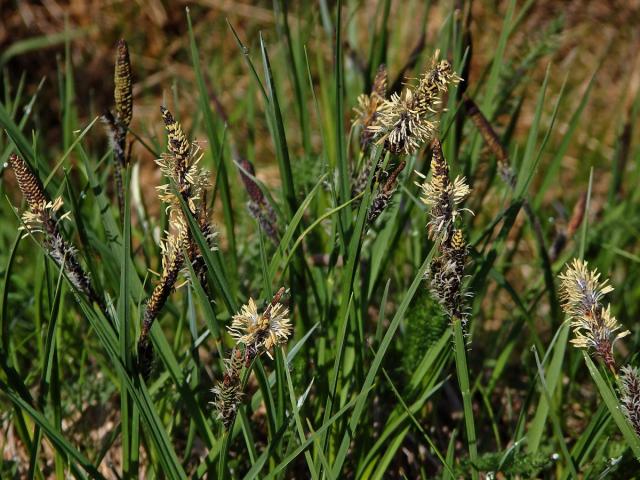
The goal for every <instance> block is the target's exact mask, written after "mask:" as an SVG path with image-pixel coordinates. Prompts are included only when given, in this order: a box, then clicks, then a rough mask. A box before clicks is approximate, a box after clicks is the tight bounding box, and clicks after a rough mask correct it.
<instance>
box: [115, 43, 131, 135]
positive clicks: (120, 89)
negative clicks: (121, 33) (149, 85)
mask: <svg viewBox="0 0 640 480" xmlns="http://www.w3.org/2000/svg"><path fill="white" fill-rule="evenodd" d="M116 48H117V53H116V67H115V74H114V83H115V90H114V100H115V104H116V116H117V118H118V122H119V123H120V125H122V126H123V127H124V129H125V130H126V128H127V127H129V124H130V123H131V117H132V116H133V93H132V88H133V82H132V75H131V61H130V60H129V47H128V46H127V42H126V41H125V40H124V39H120V40H119V41H118V45H117V47H116Z"/></svg>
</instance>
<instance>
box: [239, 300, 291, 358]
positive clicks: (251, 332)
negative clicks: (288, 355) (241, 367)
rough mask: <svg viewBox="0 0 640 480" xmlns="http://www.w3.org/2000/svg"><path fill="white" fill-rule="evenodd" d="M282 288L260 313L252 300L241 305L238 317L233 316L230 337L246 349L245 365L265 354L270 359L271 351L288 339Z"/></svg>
mask: <svg viewBox="0 0 640 480" xmlns="http://www.w3.org/2000/svg"><path fill="white" fill-rule="evenodd" d="M284 291H285V290H284V287H282V288H281V289H280V290H278V292H277V293H276V294H275V295H274V297H273V299H272V300H271V303H270V304H269V305H268V306H267V308H266V309H265V310H264V312H262V313H258V307H257V306H256V303H255V302H254V301H253V299H252V298H249V302H248V303H247V304H246V305H243V306H242V308H241V310H240V313H238V314H236V315H234V316H233V321H232V323H231V326H230V327H229V333H230V334H231V336H232V337H233V338H235V339H236V341H237V342H239V343H242V344H243V345H245V347H246V351H247V352H248V354H247V362H250V361H251V360H253V358H252V357H254V356H256V355H261V354H262V353H266V354H267V355H268V356H269V357H271V353H270V350H271V349H272V348H273V347H274V346H276V345H283V344H285V343H286V342H287V340H288V339H289V336H290V335H291V323H290V322H289V317H288V315H289V309H288V308H286V307H285V306H284V305H282V304H281V303H280V299H281V298H282V295H283V294H284Z"/></svg>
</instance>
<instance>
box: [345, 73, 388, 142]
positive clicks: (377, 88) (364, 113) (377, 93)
mask: <svg viewBox="0 0 640 480" xmlns="http://www.w3.org/2000/svg"><path fill="white" fill-rule="evenodd" d="M387 83H388V74H387V67H386V65H384V64H381V65H380V66H379V67H378V71H377V73H376V77H375V79H374V80H373V85H372V87H371V94H370V95H367V94H366V93H363V94H361V95H360V96H358V105H357V106H356V107H355V108H354V109H353V110H354V112H355V114H356V116H355V118H354V120H353V124H354V125H358V126H360V127H361V128H362V130H361V131H360V146H361V147H362V149H363V150H364V149H366V148H367V147H368V146H369V145H370V143H371V140H372V138H373V132H372V131H371V130H369V127H370V126H371V125H374V124H375V122H376V119H377V117H378V109H379V107H380V105H382V103H383V102H384V101H385V99H386V98H387Z"/></svg>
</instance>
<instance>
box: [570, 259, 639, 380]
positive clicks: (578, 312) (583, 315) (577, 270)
mask: <svg viewBox="0 0 640 480" xmlns="http://www.w3.org/2000/svg"><path fill="white" fill-rule="evenodd" d="M612 291H613V287H612V286H611V285H610V284H609V282H608V280H606V279H605V280H600V273H598V270H597V269H593V270H589V266H588V263H587V262H585V261H583V260H579V259H574V260H573V262H572V264H571V265H570V266H569V267H568V268H567V270H565V272H564V273H562V274H561V275H560V299H561V301H562V307H563V309H564V311H565V313H566V314H567V315H568V316H569V318H570V319H571V326H572V327H573V333H574V335H575V338H573V339H572V340H571V343H573V344H574V345H575V346H576V347H577V348H584V349H587V350H589V349H592V350H593V351H594V352H595V354H596V355H597V356H598V357H599V358H600V359H601V360H602V361H603V362H604V363H605V365H606V366H607V367H608V368H609V369H611V370H612V371H614V372H615V370H616V366H615V360H614V358H613V345H614V343H615V342H616V341H617V340H619V339H620V338H623V337H625V336H627V335H629V334H630V333H631V332H630V331H629V330H625V331H619V330H620V328H621V327H620V324H619V323H618V321H617V320H616V318H615V317H614V316H613V315H612V314H611V307H610V306H609V305H607V307H605V306H604V305H603V304H602V299H603V298H604V296H605V295H606V294H607V293H610V292H612Z"/></svg>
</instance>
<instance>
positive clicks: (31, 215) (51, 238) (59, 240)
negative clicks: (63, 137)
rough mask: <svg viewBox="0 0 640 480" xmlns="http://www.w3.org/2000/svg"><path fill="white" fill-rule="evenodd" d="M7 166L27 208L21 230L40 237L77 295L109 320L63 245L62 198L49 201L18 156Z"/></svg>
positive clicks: (75, 257) (72, 254)
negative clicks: (96, 305)
mask: <svg viewBox="0 0 640 480" xmlns="http://www.w3.org/2000/svg"><path fill="white" fill-rule="evenodd" d="M9 164H10V165H11V167H12V168H13V171H14V172H15V175H16V179H17V180H18V187H19V188H20V190H21V191H22V194H23V195H24V198H25V200H26V201H27V205H28V206H29V209H28V210H27V211H25V212H24V213H23V215H22V219H23V223H24V227H23V229H24V230H26V232H27V233H28V234H29V235H34V234H36V233H41V234H43V236H44V247H45V249H46V250H47V252H48V253H49V255H51V258H53V259H54V261H55V262H56V263H57V264H58V266H59V267H60V268H61V269H62V270H63V271H64V272H65V273H66V275H67V277H68V278H69V281H70V282H71V283H72V284H73V286H74V287H75V288H76V289H77V290H78V291H80V292H82V293H83V294H85V295H86V296H87V298H88V299H89V301H91V302H96V303H97V304H98V306H99V307H100V309H101V310H102V312H103V313H104V314H105V316H107V318H109V316H108V313H107V308H106V305H105V303H104V300H103V299H102V298H100V296H99V295H98V294H97V293H96V291H95V290H94V288H93V286H92V284H91V279H90V277H89V275H88V274H87V273H86V272H85V271H84V270H83V268H82V267H81V266H80V262H79V261H78V253H77V251H76V249H75V248H74V247H73V246H72V245H70V244H69V243H67V241H66V240H65V239H64V237H63V235H62V232H61V231H60V229H59V227H58V225H59V222H60V221H62V220H64V219H65V218H67V217H68V213H67V214H63V215H59V213H58V212H59V211H60V210H61V209H62V206H63V202H62V198H61V197H58V198H56V199H55V200H54V201H53V202H52V201H49V199H48V197H47V194H46V192H45V190H44V188H43V186H42V183H41V182H40V179H39V178H38V177H37V176H36V175H35V174H34V173H33V171H32V170H31V168H30V167H29V166H28V165H27V163H26V162H25V161H24V159H23V158H22V157H20V156H19V155H16V154H11V155H10V156H9Z"/></svg>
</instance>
